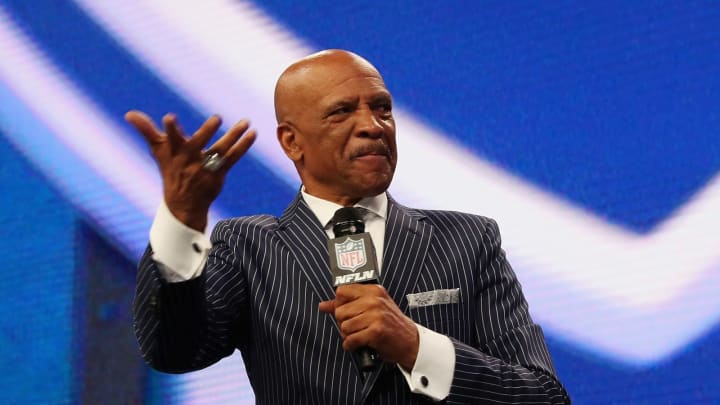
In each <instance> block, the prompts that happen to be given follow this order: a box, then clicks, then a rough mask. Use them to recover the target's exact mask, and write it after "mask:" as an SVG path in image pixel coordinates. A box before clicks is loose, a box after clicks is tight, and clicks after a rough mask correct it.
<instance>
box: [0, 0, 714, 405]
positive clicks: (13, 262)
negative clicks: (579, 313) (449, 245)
mask: <svg viewBox="0 0 720 405" xmlns="http://www.w3.org/2000/svg"><path fill="white" fill-rule="evenodd" d="M1 7H2V9H4V10H5V11H6V12H7V13H8V14H9V15H10V17H11V18H12V19H13V21H14V22H15V23H16V24H17V25H18V26H19V27H21V28H22V29H23V31H24V33H25V34H27V35H28V37H29V38H31V40H32V41H33V42H34V43H36V44H37V45H38V47H39V48H40V49H41V50H42V51H43V53H44V54H45V55H46V56H47V57H49V58H50V59H51V60H52V62H53V63H54V64H55V65H56V66H57V67H59V68H60V69H61V70H62V71H63V72H64V73H65V74H66V75H67V76H68V77H70V78H71V79H72V80H73V81H74V82H75V84H76V85H77V86H79V88H80V89H82V90H83V91H84V92H85V93H86V94H87V95H89V96H90V97H91V98H92V99H93V101H95V102H96V103H97V104H98V105H99V106H100V108H102V109H103V110H104V111H105V112H106V113H107V114H108V115H110V116H111V117H114V118H115V119H116V120H117V123H118V125H124V123H123V121H122V116H123V113H124V112H125V111H126V110H127V109H128V108H130V107H133V108H139V109H142V110H145V111H147V112H148V113H150V114H151V115H152V116H154V117H159V116H161V115H162V114H163V113H165V112H166V111H174V112H176V113H177V114H178V116H180V117H182V120H183V123H184V125H185V126H186V127H188V128H190V127H194V126H195V125H197V124H198V123H199V122H201V121H202V119H203V117H202V115H201V114H200V113H199V112H198V110H197V109H196V108H195V107H194V106H193V105H191V104H190V103H189V102H188V101H186V100H184V99H183V98H182V97H181V96H180V95H178V94H177V93H176V92H175V91H174V90H173V88H172V87H170V86H168V85H167V84H165V83H164V82H162V81H161V80H160V79H159V78H158V76H157V75H156V74H155V73H154V72H153V71H152V69H151V68H149V67H147V66H145V65H144V64H143V63H142V62H141V61H139V60H137V59H136V58H135V57H134V56H133V55H132V54H131V53H130V52H128V51H127V50H125V49H124V48H123V47H122V46H121V45H119V44H118V43H116V42H115V41H114V40H113V39H112V38H111V37H110V36H109V35H108V34H107V33H106V31H105V29H104V28H103V27H102V25H100V24H99V23H98V22H96V21H94V20H93V19H92V18H91V17H89V16H87V15H85V14H84V13H83V12H82V10H80V9H79V8H77V7H76V6H74V5H73V4H72V3H70V2H54V1H34V2H26V1H14V0H8V1H5V2H3V4H2V5H1ZM258 7H260V8H261V9H263V10H264V11H265V12H266V13H267V14H268V15H270V16H271V17H272V18H273V19H275V20H276V21H277V22H279V23H280V24H282V25H284V26H285V28H286V29H288V30H289V31H291V32H293V33H294V34H295V35H297V36H298V37H300V38H301V39H303V40H304V41H306V42H307V43H310V44H311V45H312V46H313V47H314V48H316V49H323V48H345V49H350V50H353V51H355V52H357V53H359V54H361V55H363V56H365V57H366V58H367V59H369V60H370V61H372V62H373V63H374V64H375V65H376V66H377V67H378V68H379V70H380V71H381V72H382V73H383V75H384V77H385V80H386V83H387V84H388V87H389V89H390V90H391V92H392V93H393V95H394V98H395V99H396V100H397V102H398V103H399V104H401V105H402V106H403V107H404V108H406V109H407V110H409V111H410V112H411V113H413V114H414V115H416V116H418V117H421V118H422V120H424V121H426V122H429V123H431V124H432V125H433V126H434V127H435V128H438V129H440V130H441V131H442V132H443V133H444V134H446V135H447V136H449V137H450V138H453V139H455V140H456V141H458V142H460V143H461V144H462V145H464V146H466V147H467V148H468V149H469V150H471V151H472V152H473V153H475V154H476V155H478V156H480V157H482V158H484V159H486V160H488V161H489V162H492V163H493V164H495V165H497V166H499V167H501V168H503V169H505V170H507V171H509V172H511V173H514V174H516V175H518V176H520V177H522V178H524V179H526V180H528V181H530V182H532V183H534V184H536V185H538V186H540V187H542V188H544V189H546V190H549V191H551V192H552V193H554V194H555V195H557V196H560V197H561V198H563V199H565V200H567V201H569V202H571V203H573V204H575V205H578V206H581V207H584V208H585V209H587V210H589V211H592V212H593V213H595V214H597V215H599V216H600V217H602V218H603V219H605V220H606V221H608V222H610V223H614V224H616V225H619V226H621V227H623V228H625V229H629V230H632V231H633V232H636V233H640V234H646V233H649V232H651V231H653V229H654V228H655V227H656V226H657V225H658V224H659V223H660V222H662V221H663V220H665V219H667V218H668V217H669V216H670V215H672V214H673V213H674V212H675V210H676V209H677V208H678V207H680V206H682V205H683V204H684V203H685V202H687V201H688V199H689V198H690V197H691V196H692V195H693V194H694V193H695V192H697V191H698V190H699V189H701V188H702V187H703V186H704V185H706V184H707V182H708V181H709V180H710V179H711V178H712V177H713V176H716V175H717V174H718V173H719V172H720V137H719V136H718V134H720V112H719V109H718V105H719V104H720V103H719V101H720V75H718V70H719V68H720V29H718V27H719V26H720V7H718V5H717V2H712V1H707V2H703V1H694V2H693V1H685V2H663V1H661V2H658V1H652V2H651V1H647V2H644V1H633V2H626V1H602V2H594V1H590V2H563V1H558V2H533V1H511V2H507V1H499V2H491V1H487V2H442V3H439V2H430V1H412V2H411V1H407V2H403V1H400V2H395V3H392V4H382V5H381V3H378V4H377V5H373V4H372V3H367V2H363V3H353V2H349V3H337V2H324V1H303V2H294V3H293V4H287V3H286V2H283V1H272V0H271V1H264V2H262V4H259V5H258ZM0 46H2V44H0ZM0 63H2V61H0ZM47 108H52V106H47ZM7 119H8V117H5V116H2V115H0V120H7ZM68 119H71V118H70V117H68ZM0 122H2V121H0ZM400 124H401V123H400ZM0 128H2V127H0ZM27 128H32V126H31V125H30V124H29V125H28V126H27ZM20 130H22V128H20ZM8 135H9V134H8V133H7V130H6V131H5V133H0V176H1V179H2V185H3V187H2V193H1V194H0V204H2V208H3V209H2V210H0V227H1V228H2V229H3V234H4V237H3V244H2V245H0V246H1V247H0V254H1V255H2V257H3V263H4V264H3V266H2V267H3V274H4V278H3V279H4V282H3V284H2V286H1V287H0V290H1V291H0V310H1V311H2V324H0V327H1V330H0V364H2V365H1V366H0V367H2V374H3V375H4V376H5V377H4V378H3V379H2V380H1V381H0V391H1V392H3V396H5V397H6V398H9V399H10V402H12V403H19V402H44V403H57V402H103V403H112V402H116V401H117V402H121V403H126V402H128V401H131V402H150V403H163V402H181V400H180V399H178V396H177V395H174V394H172V391H173V384H174V383H173V381H174V380H173V379H172V378H170V377H166V376H165V375H162V374H160V373H155V372H152V371H150V370H149V369H147V368H146V367H145V366H144V365H143V364H142V360H141V359H140V358H139V356H138V354H137V352H136V349H135V346H134V341H133V337H132V332H131V325H130V323H131V320H130V318H129V315H128V309H129V304H130V299H131V297H132V288H133V278H134V269H133V265H134V262H135V261H136V260H137V257H134V256H133V255H132V254H128V253H127V249H124V248H123V247H121V246H117V243H116V241H115V240H114V239H113V237H112V233H113V232H114V230H113V229H107V228H103V227H102V226H100V225H99V224H97V223H96V222H94V220H93V218H92V217H90V216H88V215H86V213H84V212H83V211H82V210H80V209H79V208H78V207H76V206H74V205H73V204H72V203H71V202H69V201H67V200H66V199H64V198H63V195H62V192H61V191H62V190H60V189H58V187H59V186H58V185H57V184H56V183H55V182H54V181H53V180H52V179H50V178H48V177H47V176H44V175H43V174H42V173H40V172H39V171H38V170H36V168H34V167H33V165H32V164H31V163H30V161H28V160H27V159H26V157H25V156H23V155H22V154H21V153H19V151H18V150H17V149H15V148H14V147H13V146H12V145H11V144H10V143H9V142H8V141H6V138H8ZM24 136H33V134H32V133H27V134H25V135H24ZM133 142H135V143H136V144H138V145H141V144H142V140H141V139H140V138H139V137H138V138H135V139H133ZM242 164H243V175H242V176H232V177H231V178H229V179H228V184H227V186H226V190H225V192H223V194H222V195H221V197H220V200H219V201H218V205H219V206H220V207H222V209H223V211H224V212H229V213H232V214H233V215H242V214H247V213H258V212H267V213H272V214H279V213H280V212H281V211H282V209H283V208H284V207H285V205H286V204H287V202H289V200H290V199H291V198H292V196H293V195H294V193H295V190H294V189H292V188H290V187H289V186H287V183H286V182H284V181H283V180H281V179H280V178H278V176H277V174H275V173H273V172H271V171H269V170H268V169H267V168H266V167H265V166H263V165H262V164H261V163H260V162H258V161H256V160H254V159H253V158H247V159H244V160H243V163H242ZM118 170H121V168H118ZM419 184H421V179H420V181H419ZM247 190H252V192H248V191H247ZM108 204H109V206H110V207H109V209H112V207H111V206H112V204H113V203H112V201H109V202H108ZM488 215H490V216H492V213H488ZM548 299H551V298H548ZM531 304H532V303H531ZM657 338H658V339H662V336H658V337H657ZM548 341H549V344H550V347H551V351H552V354H553V357H554V359H555V362H556V366H557V369H558V372H559V375H560V377H561V379H562V381H563V382H564V383H565V385H566V386H567V389H568V391H569V392H570V393H571V395H572V397H573V399H574V400H575V402H576V403H648V404H654V403H720V384H717V382H718V376H719V375H720V326H718V325H716V326H715V327H714V328H712V329H711V330H710V331H709V332H708V333H707V334H705V335H704V336H702V337H701V338H699V339H697V340H695V341H694V342H691V343H690V344H688V345H687V346H686V347H684V348H683V349H682V350H681V351H680V352H679V353H677V354H675V355H674V356H672V357H670V358H667V359H664V360H663V361H661V362H659V363H655V364H652V365H648V366H645V367H636V366H627V365H624V364H622V363H618V362H614V361H611V360H608V359H606V358H603V357H599V356H597V355H594V354H590V353H587V352H585V351H583V350H582V349H580V348H577V347H575V346H573V345H572V344H570V343H568V342H566V341H565V340H564V339H563V337H562V336H556V335H552V334H550V335H548ZM99 365H101V366H99ZM118 400H119V401H118Z"/></svg>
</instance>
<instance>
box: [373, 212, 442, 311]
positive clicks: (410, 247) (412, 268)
mask: <svg viewBox="0 0 720 405" xmlns="http://www.w3.org/2000/svg"><path fill="white" fill-rule="evenodd" d="M423 218H424V216H423V215H422V214H420V213H419V212H417V211H415V210H412V209H408V208H406V207H403V206H401V205H398V204H397V203H396V202H395V201H393V200H392V199H390V200H389V201H388V216H387V225H386V228H385V249H384V253H383V268H382V272H381V274H380V280H381V283H382V285H383V286H384V287H385V289H387V290H388V293H389V294H390V296H391V297H392V298H393V300H394V301H395V303H396V304H397V305H398V306H399V307H400V309H401V310H402V311H403V312H406V311H407V299H406V298H405V296H406V295H407V294H408V293H409V292H410V291H412V289H413V288H414V287H415V284H416V283H417V280H418V277H419V276H420V271H421V269H422V267H423V263H424V262H425V256H426V254H427V251H428V247H429V246H430V240H431V238H432V227H431V226H430V225H428V224H426V223H424V222H423V221H422V219H423Z"/></svg>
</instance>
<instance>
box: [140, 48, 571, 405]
mask: <svg viewBox="0 0 720 405" xmlns="http://www.w3.org/2000/svg"><path fill="white" fill-rule="evenodd" d="M275 110H276V116H277V120H278V127H277V137H278V140H279V142H280V145H281V147H282V148H283V150H284V151H285V154H286V155H287V156H288V158H290V159H291V160H292V161H293V162H294V164H295V167H296V168H297V171H298V174H299V176H300V179H301V180H302V184H303V188H302V189H301V191H300V192H299V193H298V195H297V197H296V199H295V200H294V201H293V202H292V203H291V204H290V206H289V207H288V208H287V209H286V211H285V212H284V214H283V215H282V216H281V217H280V218H276V217H272V216H269V215H256V216H250V217H244V218H233V219H229V220H225V221H221V222H220V223H219V224H218V225H217V226H216V227H215V229H214V231H213V234H212V245H210V243H209V242H208V241H207V240H206V239H205V238H204V236H203V235H202V231H204V229H205V226H206V224H207V213H208V209H209V207H210V204H211V203H212V201H213V200H214V198H215V197H216V196H217V195H218V194H219V192H220V189H221V187H222V183H223V179H224V176H225V175H226V173H227V171H228V170H229V168H230V167H232V165H234V164H235V163H236V162H237V161H238V160H239V159H240V157H241V156H242V155H243V154H244V153H245V152H246V151H247V150H248V148H249V147H250V146H251V144H252V142H253V140H254V138H255V133H254V131H252V130H248V128H249V124H248V122H247V121H240V122H239V123H237V124H236V125H235V126H233V127H232V128H231V129H230V130H229V131H228V132H227V133H226V134H224V135H223V136H222V137H221V138H220V139H219V140H218V141H217V142H216V143H214V144H213V145H212V146H210V147H209V148H207V151H206V152H203V148H204V147H205V145H206V144H207V143H208V141H209V139H210V138H211V136H212V135H213V133H215V131H217V130H218V128H219V126H220V120H219V118H217V117H211V118H210V119H208V120H207V121H206V122H205V123H204V124H203V125H202V126H201V127H200V129H199V130H198V131H197V132H196V133H195V134H194V135H193V136H192V137H189V138H188V137H186V136H184V134H183V133H182V131H181V130H180V128H179V127H178V125H177V123H176V121H175V117H174V116H172V115H167V116H165V117H164V119H163V125H164V133H163V132H161V131H160V130H158V129H157V128H155V127H154V125H153V123H152V121H151V120H150V119H149V118H147V117H146V116H145V115H143V114H142V113H140V112H136V111H131V112H129V113H128V114H127V115H126V119H127V120H128V121H129V122H130V123H131V124H132V125H134V126H135V127H136V128H137V130H138V131H139V132H140V133H142V134H143V136H144V137H145V138H146V139H147V141H148V143H149V144H150V147H151V150H152V152H153V155H154V156H155V158H156V160H157V162H158V165H159V167H160V171H161V174H162V178H163V187H164V204H162V205H161V207H160V209H159V211H158V216H157V217H156V220H155V222H154V224H153V227H152V229H151V232H150V247H149V248H148V251H147V252H146V254H145V256H144V257H143V259H142V261H141V263H140V269H139V274H138V290H137V296H136V300H135V307H134V311H135V323H136V334H137V336H138V340H139V343H140V346H141V350H142V353H143V356H144V357H145V359H146V360H147V361H148V362H149V363H150V364H151V365H152V366H153V367H156V368H158V369H159V370H164V371H168V372H185V371H189V370H196V369H200V368H203V367H206V366H208V365H210V364H212V363H214V362H216V361H218V360H219V359H221V358H222V357H224V356H227V355H230V354H231V353H232V352H233V351H234V350H235V349H236V348H239V349H240V350H241V352H242V355H243V359H244V361H245V366H246V369H247V372H248V376H249V378H250V381H251V383H252V386H253V389H254V391H255V395H256V399H257V402H258V403H268V404H277V403H297V404H302V403H308V404H311V403H312V404H350V403H431V402H433V401H440V400H446V402H447V403H484V402H496V403H568V402H569V399H568V397H567V394H566V393H565V391H564V389H563V388H562V386H561V385H560V383H559V382H558V381H557V378H556V376H555V373H554V370H553V365H552V361H551V360H550V357H549V354H548V352H547V348H546V345H545V341H544V338H543V335H542V332H541V330H540V328H539V326H537V325H535V324H533V322H532V320H531V319H530V316H529V314H528V311H527V304H526V302H525V299H524V297H523V295H522V291H521V289H520V286H519V284H518V282H517V280H516V278H515V275H514V273H513V271H512V269H511V268H510V266H509V264H508V263H507V261H506V260H505V256H504V253H503V251H502V250H501V248H500V235H499V232H498V229H497V226H496V224H495V223H494V222H493V221H492V220H490V219H487V218H484V217H480V216H475V215H469V214H462V213H456V212H446V211H425V210H416V209H411V208H407V207H404V206H401V205H399V204H398V203H396V202H395V201H394V200H393V199H392V198H390V197H389V196H388V195H387V194H386V193H385V191H386V190H387V188H388V186H389V185H390V182H391V180H392V177H393V173H394V171H395V165H396V162H397V150H396V143H395V122H394V119H393V115H392V98H391V95H390V93H389V92H388V91H387V89H386V88H385V84H384V82H383V79H382V77H381V76H380V74H379V73H378V72H377V70H376V69H375V68H374V67H373V66H372V65H371V64H370V63H369V62H367V61H366V60H364V59H362V58H361V57H359V56H357V55H355V54H352V53H350V52H346V51H341V50H330V51H324V52H320V53H317V54H314V55H310V56H308V57H306V58H304V59H302V60H300V61H298V62H297V63H295V64H293V65H292V66H290V67H289V68H288V69H287V70H286V71H285V72H284V73H283V74H282V75H281V77H280V79H279V80H278V83H277V86H276V89H275ZM344 206H358V207H362V208H364V209H365V210H366V212H367V216H366V218H365V221H366V224H367V230H368V231H369V232H370V233H371V235H372V238H373V241H374V245H375V246H376V247H377V250H378V252H377V256H378V260H379V262H380V263H379V266H380V270H381V275H380V284H376V285H372V284H352V285H344V286H340V287H338V288H337V290H335V289H334V288H333V287H332V284H331V280H330V272H329V270H328V268H329V261H328V252H327V240H328V237H329V236H332V235H331V229H332V223H331V218H332V216H333V212H334V211H335V210H336V209H338V208H340V207H344ZM360 347H370V348H372V349H374V350H375V351H376V352H377V354H378V355H379V357H380V358H381V359H382V361H383V362H382V364H381V365H380V366H378V367H377V368H376V369H375V370H374V371H371V372H369V373H363V372H361V371H360V370H359V369H358V366H357V364H356V362H355V360H354V358H353V356H352V352H353V351H355V350H356V349H358V348H360Z"/></svg>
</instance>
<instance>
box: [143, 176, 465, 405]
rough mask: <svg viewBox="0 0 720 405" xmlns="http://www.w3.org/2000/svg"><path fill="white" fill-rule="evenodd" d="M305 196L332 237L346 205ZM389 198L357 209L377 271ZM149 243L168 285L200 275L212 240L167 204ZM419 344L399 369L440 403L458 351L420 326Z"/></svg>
mask: <svg viewBox="0 0 720 405" xmlns="http://www.w3.org/2000/svg"><path fill="white" fill-rule="evenodd" d="M302 197H303V199H304V200H305V202H306V203H307V205H308V207H310V210H311V211H312V212H313V213H314V214H315V216H316V217H317V218H318V220H319V221H320V223H321V224H323V226H324V229H325V232H326V233H327V235H328V237H330V238H332V237H333V236H334V235H333V233H332V224H331V223H330V220H331V219H332V217H333V215H334V214H335V211H336V210H338V209H339V208H342V206H340V205H338V204H335V203H333V202H330V201H326V200H323V199H320V198H317V197H315V196H312V195H310V194H307V193H306V192H305V189H304V188H303V189H302ZM387 204H388V200H387V195H386V194H385V193H382V194H379V195H377V196H375V197H368V198H363V199H362V200H360V201H359V202H358V203H357V204H355V207H361V208H365V209H366V210H367V211H368V212H369V213H370V214H368V215H367V216H366V218H365V232H368V233H369V234H370V237H371V238H372V241H373V244H374V245H375V251H376V254H377V262H378V269H379V271H380V272H382V257H383V245H384V240H385V221H386V215H387ZM150 245H151V246H152V249H153V260H154V261H155V262H156V263H157V265H158V269H159V270H160V273H161V276H162V277H163V278H164V279H165V280H166V281H167V282H170V283H173V282H180V281H185V280H189V279H192V278H195V277H198V276H199V275H200V274H201V273H202V270H203V268H204V267H205V262H206V260H207V257H208V254H209V252H210V248H211V246H212V245H211V243H210V240H209V239H208V237H207V236H206V235H205V234H204V233H202V232H198V231H196V230H194V229H192V228H189V227H187V226H186V225H185V224H183V223H182V222H180V221H178V220H177V219H176V218H175V217H174V216H173V215H172V213H171V212H170V210H169V209H168V208H167V205H166V204H165V202H164V201H162V202H161V204H160V207H159V208H158V211H157V214H156V216H155V220H154V221H153V224H152V227H151V228H150ZM416 326H417V329H418V336H419V340H420V343H419V344H420V346H419V348H418V354H417V358H416V360H415V365H414V367H413V369H412V370H411V371H410V372H408V371H406V370H405V369H403V368H402V367H400V366H399V365H398V369H399V370H400V371H401V372H402V374H403V376H405V380H406V381H407V384H408V386H409V388H410V391H411V392H413V393H417V394H422V395H425V396H428V397H430V398H432V399H434V400H437V401H441V400H443V399H444V398H446V397H447V396H448V394H449V393H450V386H451V384H452V377H453V373H454V370H455V348H454V346H453V344H452V341H450V338H448V337H447V336H445V335H442V334H439V333H437V332H435V331H432V330H430V329H427V328H425V327H424V326H422V325H418V324H416Z"/></svg>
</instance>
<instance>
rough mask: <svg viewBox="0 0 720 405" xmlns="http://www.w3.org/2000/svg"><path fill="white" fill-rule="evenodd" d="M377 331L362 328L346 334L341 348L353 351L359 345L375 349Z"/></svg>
mask: <svg viewBox="0 0 720 405" xmlns="http://www.w3.org/2000/svg"><path fill="white" fill-rule="evenodd" d="M377 336H378V334H377V332H376V331H375V330H374V329H373V328H364V329H362V330H359V331H357V332H355V333H352V334H346V335H345V337H344V339H343V349H345V350H347V351H350V352H354V351H355V350H357V349H359V348H361V347H371V348H373V349H376V347H375V346H376V345H377V344H376V343H377V342H376V339H377Z"/></svg>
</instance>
